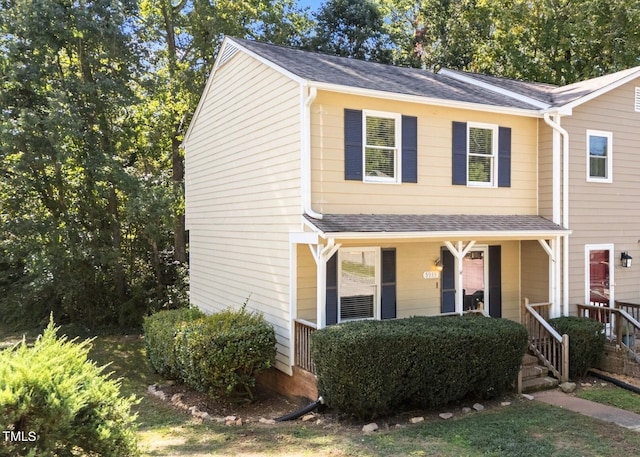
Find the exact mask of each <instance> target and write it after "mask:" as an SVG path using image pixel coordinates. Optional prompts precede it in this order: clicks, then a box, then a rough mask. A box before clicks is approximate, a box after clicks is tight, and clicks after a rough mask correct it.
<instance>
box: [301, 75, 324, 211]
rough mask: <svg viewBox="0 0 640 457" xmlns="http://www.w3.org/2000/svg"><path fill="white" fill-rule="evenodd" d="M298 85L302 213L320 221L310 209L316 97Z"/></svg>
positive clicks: (315, 93)
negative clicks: (312, 111) (313, 111)
mask: <svg viewBox="0 0 640 457" xmlns="http://www.w3.org/2000/svg"><path fill="white" fill-rule="evenodd" d="M307 87H308V86H307V85H306V84H300V102H301V110H300V111H301V112H300V150H301V157H300V167H301V178H302V179H301V187H302V189H301V190H302V211H303V212H304V213H305V214H307V215H308V216H310V217H312V218H314V219H322V214H320V213H318V212H316V211H314V210H313V208H311V104H312V103H313V102H314V100H315V99H316V97H317V96H318V90H317V89H316V88H315V87H309V92H308V94H307Z"/></svg>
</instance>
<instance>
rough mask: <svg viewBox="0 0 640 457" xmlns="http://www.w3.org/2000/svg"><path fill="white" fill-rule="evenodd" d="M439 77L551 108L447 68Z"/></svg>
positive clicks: (545, 104) (440, 72)
mask: <svg viewBox="0 0 640 457" xmlns="http://www.w3.org/2000/svg"><path fill="white" fill-rule="evenodd" d="M438 74H439V75H444V76H448V77H449V78H452V79H456V80H458V81H461V82H464V83H467V84H471V85H474V86H476V87H480V88H482V89H486V90H490V91H491V92H495V93H496V94H500V95H504V96H506V97H509V98H513V99H515V100H519V101H521V102H524V103H528V104H529V105H532V106H535V107H537V108H539V109H542V110H544V109H547V108H549V106H551V105H549V104H548V103H544V102H541V101H540V100H536V99H535V98H531V97H527V96H526V95H522V94H519V93H517V92H513V91H510V90H508V89H503V88H502V87H498V86H494V85H493V84H489V83H487V82H484V81H478V80H477V79H475V78H472V77H470V76H465V75H463V74H460V73H458V72H455V71H451V70H448V69H446V68H443V69H441V70H440V71H439V72H438Z"/></svg>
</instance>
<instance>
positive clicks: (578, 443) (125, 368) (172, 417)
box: [0, 336, 640, 457]
mask: <svg viewBox="0 0 640 457" xmlns="http://www.w3.org/2000/svg"><path fill="white" fill-rule="evenodd" d="M0 340H2V338H0ZM91 358H92V359H93V360H95V361H96V362H97V363H98V364H100V365H103V364H106V363H110V366H109V368H107V371H112V372H113V373H114V376H116V377H119V378H121V379H122V391H123V393H124V394H127V395H129V394H135V395H137V396H138V397H140V398H141V401H140V403H139V404H138V405H137V406H136V407H135V411H136V412H137V413H138V422H139V440H140V446H141V449H142V450H143V453H144V455H147V456H186V457H189V456H190V457H196V456H209V455H214V456H217V455H219V456H243V457H249V456H262V455H267V456H285V457H286V456H307V455H308V456H314V457H317V456H333V457H335V456H362V457H364V456H444V457H447V456H451V457H461V456H523V457H524V456H526V457H530V456H560V457H563V456H566V457H569V456H576V457H577V456H621V455H637V449H640V433H637V432H632V431H629V430H627V429H624V428H622V427H619V426H616V425H613V424H608V423H604V422H600V421H597V420H595V419H591V418H588V417H584V416H581V415H577V414H574V413H571V412H568V411H565V410H562V409H559V408H555V407H552V406H549V405H546V404H543V403H539V402H536V401H526V400H517V399H516V400H514V401H513V403H512V405H510V406H505V407H499V406H498V407H495V408H490V409H487V410H485V411H483V412H479V413H476V412H473V413H469V414H466V415H463V414H462V413H457V414H456V417H454V418H453V419H450V420H447V421H444V420H442V419H438V418H435V419H430V417H434V416H433V415H431V416H429V415H427V416H426V417H427V420H426V421H425V422H423V423H420V424H416V425H410V424H406V425H402V427H400V428H396V427H387V426H386V425H385V424H386V421H385V420H384V419H381V420H379V421H378V424H379V425H380V426H381V430H380V431H378V432H376V433H374V434H371V435H364V434H363V433H362V432H361V431H360V429H361V426H362V424H357V423H352V422H336V421H335V420H325V421H324V422H322V423H320V424H315V423H312V424H309V423H303V422H299V421H296V422H287V423H280V424H277V425H263V424H258V423H250V424H246V425H243V426H241V427H225V426H224V425H221V424H218V423H215V422H204V423H198V422H196V421H195V420H193V419H192V418H191V417H190V416H189V415H187V414H185V413H183V412H181V411H178V410H176V409H174V408H173V407H171V406H169V405H168V404H167V403H166V402H162V401H160V400H158V399H156V398H153V397H150V396H148V395H147V394H146V390H147V386H148V385H149V384H153V383H162V382H164V381H163V380H162V379H160V378H159V377H158V376H157V375H156V374H154V373H153V372H152V371H151V370H150V369H149V366H148V364H147V361H146V357H145V351H144V341H143V340H142V338H140V337H139V336H105V337H98V338H97V339H96V340H95V341H94V344H93V349H92V352H91ZM600 390H602V391H603V392H604V388H603V389H600ZM616 395H618V394H616ZM629 404H630V402H629V401H628V400H624V401H623V404H622V406H623V407H626V406H627V405H629ZM617 406H620V405H617ZM443 410H444V409H443ZM438 412H442V411H438ZM453 412H455V410H454V411H453ZM321 418H322V416H321Z"/></svg>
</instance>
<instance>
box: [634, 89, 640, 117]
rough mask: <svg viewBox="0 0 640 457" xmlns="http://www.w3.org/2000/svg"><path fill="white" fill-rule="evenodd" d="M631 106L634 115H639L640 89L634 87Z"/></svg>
mask: <svg viewBox="0 0 640 457" xmlns="http://www.w3.org/2000/svg"><path fill="white" fill-rule="evenodd" d="M633 106H634V109H635V111H636V113H640V87H636V90H635V98H634V100H633Z"/></svg>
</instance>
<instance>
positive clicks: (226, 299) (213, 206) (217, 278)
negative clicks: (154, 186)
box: [185, 53, 301, 371]
mask: <svg viewBox="0 0 640 457" xmlns="http://www.w3.org/2000/svg"><path fill="white" fill-rule="evenodd" d="M204 97H205V99H204V101H203V106H202V109H201V110H200V112H199V115H198V117H197V119H196V122H195V124H194V125H193V126H192V129H191V133H190V136H189V141H188V144H187V146H186V186H185V187H186V210H187V211H186V212H187V227H188V229H189V233H190V278H191V302H192V303H193V304H194V305H196V306H198V307H200V308H201V309H203V310H204V311H206V312H209V313H212V312H216V311H219V310H221V309H224V308H226V307H229V306H233V307H238V306H240V305H241V304H242V303H243V302H244V301H245V300H247V299H248V305H247V308H248V309H250V310H257V311H259V312H261V313H263V314H264V316H265V318H266V319H267V320H268V321H269V322H271V323H272V324H273V325H274V328H275V331H276V335H277V341H278V344H277V349H278V355H277V362H276V365H277V367H278V368H280V369H282V370H284V371H288V370H289V346H290V341H289V334H290V326H291V323H290V313H289V301H290V300H289V294H290V291H289V282H290V272H289V265H290V262H289V247H290V245H289V240H288V236H289V232H290V231H295V230H299V229H300V213H301V199H300V125H299V120H300V116H299V107H300V99H299V96H298V85H297V84H296V83H294V82H293V81H291V80H290V79H288V78H286V77H284V76H282V75H280V74H279V73H277V72H276V71H274V70H272V69H270V68H269V67H267V66H266V65H263V64H261V63H259V62H258V61H256V60H254V59H252V58H250V57H248V56H247V55H245V54H243V53H237V54H236V55H235V56H234V57H232V58H231V59H230V60H229V61H227V62H226V63H225V64H224V65H223V66H222V67H219V68H218V69H217V71H216V73H215V76H214V79H213V81H212V83H211V86H210V87H209V90H208V92H207V93H206V94H205V95H204Z"/></svg>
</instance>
